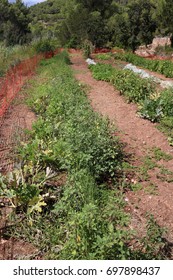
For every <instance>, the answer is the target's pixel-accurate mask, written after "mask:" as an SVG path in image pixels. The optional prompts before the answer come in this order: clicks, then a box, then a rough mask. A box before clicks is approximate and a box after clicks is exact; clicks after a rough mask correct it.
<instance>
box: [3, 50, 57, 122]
mask: <svg viewBox="0 0 173 280" xmlns="http://www.w3.org/2000/svg"><path fill="white" fill-rule="evenodd" d="M57 53H58V50H56V51H55V52H46V53H44V54H38V55H35V56H34V57H31V58H28V59H26V60H23V61H22V62H20V63H19V64H17V65H16V66H14V67H11V68H10V70H9V71H8V72H7V73H6V75H5V76H4V77H3V78H0V117H2V116H3V115H4V113H5V112H6V110H7V109H8V107H9V105H10V103H11V101H12V100H13V99H14V98H15V96H16V94H17V93H18V92H19V91H20V89H21V87H22V86H23V85H24V83H25V82H26V81H27V80H28V79H29V78H30V77H31V76H32V75H33V74H34V71H35V69H36V67H37V65H38V63H39V61H40V60H41V59H43V58H46V59H47V58H51V57H53V56H54V55H55V54H57Z"/></svg>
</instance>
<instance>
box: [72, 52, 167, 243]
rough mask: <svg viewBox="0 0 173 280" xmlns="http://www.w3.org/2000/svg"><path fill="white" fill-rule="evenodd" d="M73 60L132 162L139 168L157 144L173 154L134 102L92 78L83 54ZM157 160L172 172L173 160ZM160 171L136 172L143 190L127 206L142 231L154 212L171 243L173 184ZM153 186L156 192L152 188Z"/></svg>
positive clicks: (131, 195)
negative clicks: (141, 174) (146, 177)
mask: <svg viewBox="0 0 173 280" xmlns="http://www.w3.org/2000/svg"><path fill="white" fill-rule="evenodd" d="M71 61H72V64H73V65H72V69H73V70H74V73H75V77H76V78H77V80H78V81H79V82H80V83H82V84H85V85H88V88H89V90H88V98H89V99H90V102H91V105H92V107H93V109H94V110H95V111H97V112H99V113H100V114H101V115H103V116H106V117H108V118H109V119H110V120H111V122H112V123H114V124H115V126H116V127H117V129H118V131H117V133H116V135H118V136H119V138H120V141H121V142H123V143H124V144H125V152H126V153H127V154H128V155H129V162H130V163H131V164H133V165H134V166H137V167H140V166H141V165H142V164H143V162H144V158H145V157H146V156H147V155H148V154H150V153H151V151H150V150H151V149H152V148H154V147H158V148H160V149H161V150H162V151H164V152H166V153H168V154H170V155H173V149H172V148H171V147H170V146H169V144H168V141H167V138H166V136H165V135H164V134H162V133H161V132H160V131H159V130H158V129H157V128H156V125H155V124H153V123H151V122H149V121H148V120H144V119H142V118H140V117H139V116H138V115H137V114H136V111H137V106H136V105H135V104H127V103H126V101H125V99H124V97H123V96H121V95H120V94H119V92H118V91H117V90H116V89H115V88H114V87H113V86H112V85H110V84H108V83H106V82H103V81H96V80H95V79H94V78H92V75H91V73H90V71H89V70H88V66H87V64H86V62H85V61H84V59H83V58H82V55H81V54H80V53H79V54H73V55H71ZM158 163H159V164H162V165H163V166H164V167H165V168H168V169H169V170H170V171H173V160H170V161H168V162H166V161H164V160H161V161H160V162H158ZM159 173H160V169H159V168H154V169H152V170H150V172H149V175H150V178H149V180H147V181H145V180H143V179H142V178H139V176H137V177H136V175H134V178H131V179H130V180H131V181H132V182H134V184H136V183H138V182H140V184H141V185H142V190H138V191H135V192H132V191H127V192H126V200H127V201H128V202H127V203H128V207H127V208H128V210H129V211H130V212H131V213H132V214H133V215H132V222H133V223H134V225H133V224H132V227H133V226H134V227H135V228H138V229H139V231H140V229H141V231H142V230H143V225H142V224H143V221H144V219H145V215H146V213H147V212H149V213H152V214H153V215H154V217H155V219H156V220H157V222H158V223H159V224H160V225H161V226H164V227H166V228H167V229H168V232H167V236H166V237H167V238H168V240H169V241H170V242H172V241H173V203H172V202H173V183H168V182H167V181H166V180H163V181H161V180H160V179H158V178H157V177H158V175H160V174H159ZM127 180H129V179H128V178H127ZM153 185H154V191H152V190H151V189H152V186H153ZM155 190H156V191H155Z"/></svg>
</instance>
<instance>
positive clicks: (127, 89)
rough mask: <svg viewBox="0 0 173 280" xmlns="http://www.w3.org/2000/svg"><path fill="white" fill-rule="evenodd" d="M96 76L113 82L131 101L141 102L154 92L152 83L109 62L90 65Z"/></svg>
mask: <svg viewBox="0 0 173 280" xmlns="http://www.w3.org/2000/svg"><path fill="white" fill-rule="evenodd" d="M90 69H91V70H92V73H93V76H94V78H96V79H98V80H104V81H107V82H111V83H112V84H113V85H114V86H115V87H116V88H117V89H118V90H120V92H121V93H122V94H123V95H125V97H126V98H127V100H128V101H129V102H137V103H138V102H141V101H143V100H145V98H146V97H147V96H150V95H151V94H152V93H153V92H154V87H153V85H152V83H151V82H150V81H148V80H144V79H142V78H140V77H139V76H138V75H136V74H134V73H133V72H131V71H129V70H119V69H115V68H113V67H112V66H111V65H107V64H97V65H95V66H90Z"/></svg>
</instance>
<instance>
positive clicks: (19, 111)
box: [0, 85, 38, 260]
mask: <svg viewBox="0 0 173 280" xmlns="http://www.w3.org/2000/svg"><path fill="white" fill-rule="evenodd" d="M13 87H14V85H13ZM25 98H26V96H25V94H24V93H18V94H17V96H16V98H15V99H14V100H13V102H12V103H11V105H10V106H9V108H8V110H7V111H6V112H5V114H4V115H3V116H1V117H0V173H2V174H6V173H8V172H9V171H12V170H13V168H14V167H15V164H16V158H15V149H16V147H17V146H18V144H19V142H20V141H22V140H23V141H24V140H25V139H26V134H25V132H24V130H25V129H31V128H32V123H33V122H34V121H35V120H36V116H35V114H34V113H33V112H32V111H31V110H30V109H29V108H28V107H27V105H26V104H25ZM10 211H11V209H10V208H9V207H8V199H7V201H5V200H4V198H1V197H0V228H4V227H5V223H6V216H8V214H9V213H10ZM35 258H38V256H37V249H36V248H34V246H33V245H32V244H30V243H28V242H25V241H22V240H16V239H14V238H10V239H8V237H7V238H5V237H4V235H3V230H0V260H9V259H35Z"/></svg>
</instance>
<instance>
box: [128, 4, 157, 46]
mask: <svg viewBox="0 0 173 280" xmlns="http://www.w3.org/2000/svg"><path fill="white" fill-rule="evenodd" d="M154 9H155V6H154V5H153V4H152V3H151V2H150V1H149V0H145V1H143V0H139V1H138V2H132V4H130V5H129V9H128V21H129V30H130V33H129V39H128V45H129V47H130V48H131V49H132V50H133V51H135V50H136V48H137V47H138V46H139V45H140V44H145V45H147V44H149V43H151V42H152V39H153V34H154V32H155V30H156V22H155V20H154V19H153V18H152V13H153V10H154Z"/></svg>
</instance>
